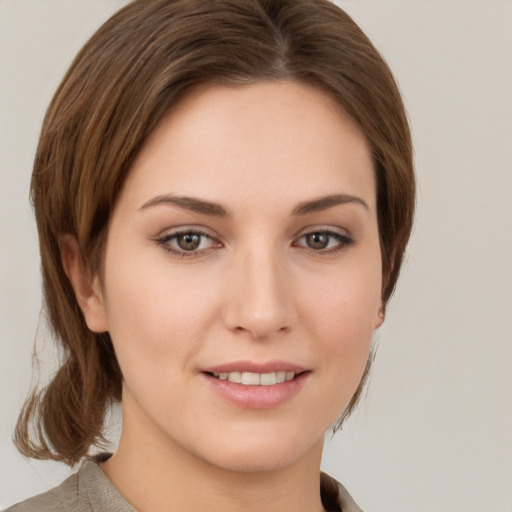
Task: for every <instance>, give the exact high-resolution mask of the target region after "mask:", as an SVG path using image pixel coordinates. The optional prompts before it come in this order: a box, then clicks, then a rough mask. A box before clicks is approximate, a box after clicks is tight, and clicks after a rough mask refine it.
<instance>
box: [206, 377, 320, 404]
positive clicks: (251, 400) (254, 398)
mask: <svg viewBox="0 0 512 512" xmlns="http://www.w3.org/2000/svg"><path fill="white" fill-rule="evenodd" d="M309 374H310V372H303V373H301V374H300V375H297V376H296V377H295V378H294V379H293V380H290V381H287V382H281V383H279V384H273V385H271V386H246V385H244V384H237V383H235V382H230V381H228V380H220V379H216V378H215V377H212V376H211V375H209V374H207V373H203V374H202V375H203V377H204V378H205V379H206V380H207V381H208V383H209V384H210V386H212V387H213V389H214V390H215V391H216V392H217V393H218V394H219V395H221V396H222V397H223V398H224V399H226V400H227V401H229V402H231V403H232V404H234V405H236V406H238V407H242V408H245V409H272V408H273V407H278V406H279V405H281V404H283V403H284V402H286V401H288V400H290V399H291V398H292V397H294V396H295V395H296V394H297V393H298V392H299V391H300V390H301V389H302V387H303V386H304V383H305V382H306V380H307V379H308V377H309Z"/></svg>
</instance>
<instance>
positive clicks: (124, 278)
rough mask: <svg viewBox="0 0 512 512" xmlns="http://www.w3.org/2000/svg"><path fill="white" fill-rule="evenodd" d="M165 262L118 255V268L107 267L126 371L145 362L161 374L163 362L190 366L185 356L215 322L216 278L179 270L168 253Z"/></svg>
mask: <svg viewBox="0 0 512 512" xmlns="http://www.w3.org/2000/svg"><path fill="white" fill-rule="evenodd" d="M162 259H163V260H164V264H158V265H157V264H155V261H150V260H149V259H147V260H146V259H144V258H142V259H139V260H137V259H136V258H135V257H134V258H127V257H124V258H120V257H116V255H114V254H113V255H112V259H111V261H115V263H116V264H115V265H111V266H110V268H107V272H106V275H107V276H108V280H107V281H106V283H105V289H106V294H105V295H106V301H105V303H106V312H107V317H108V325H109V331H110V335H111V337H112V340H113V343H114V347H115V349H116V353H117V355H118V358H119V362H120V364H121V368H122V369H123V373H125V370H126V371H128V367H129V366H133V365H138V366H142V365H144V364H148V365H151V366H152V368H153V370H152V371H157V368H158V367H162V366H163V365H162V364H161V363H162V361H164V360H165V363H166V364H165V366H166V367H167V368H168V367H169V365H170V364H174V365H177V364H182V365H183V364H186V360H185V358H184V357H185V354H188V355H190V354H193V353H194V352H195V351H196V350H197V349H198V348H199V347H200V345H201V340H202V339H203V336H204V335H205V332H206V331H207V326H208V325H209V324H210V323H211V321H213V320H212V319H214V318H215V306H214V305H215V303H216V301H215V299H214V297H213V296H212V295H213V293H214V288H215V287H214V285H213V282H212V280H211V279H210V280H204V279H201V277H200V276H197V275H195V276H193V277H192V278H191V276H190V274H188V273H187V272H183V271H182V272H176V269H175V268H174V267H173V266H172V265H170V264H169V263H168V262H165V255H164V256H163V258H162ZM166 263H167V264H166ZM107 264H108V260H107ZM204 283H207V284H208V287H207V286H206V285H205V284H204ZM198 285H202V286H201V293H198ZM178 362H180V363H178Z"/></svg>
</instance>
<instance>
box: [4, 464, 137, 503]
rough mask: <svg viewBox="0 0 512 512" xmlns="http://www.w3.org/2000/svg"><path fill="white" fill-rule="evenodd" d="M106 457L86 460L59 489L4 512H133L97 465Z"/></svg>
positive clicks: (51, 490)
mask: <svg viewBox="0 0 512 512" xmlns="http://www.w3.org/2000/svg"><path fill="white" fill-rule="evenodd" d="M106 455H107V456H108V454H106ZM105 458H106V457H104V456H100V457H96V458H95V459H92V460H88V461H87V462H85V463H84V465H83V466H82V467H81V468H80V469H79V471H78V472H77V473H75V474H74V475H71V476H70V477H69V478H67V479H66V480H64V482H62V483H61V484H60V485H59V486H57V487H54V488H53V489H50V490H49V491H47V492H45V493H43V494H39V495H38V496H34V497H33V498H30V499H28V500H26V501H23V502H21V503H18V504H17V505H14V506H12V507H11V508H8V509H7V510H6V511H5V512H70V511H71V510H72V511H73V512H136V511H135V509H134V508H133V507H132V506H131V505H130V504H129V503H128V502H127V501H126V500H125V499H124V497H123V496H121V494H120V493H119V492H118V491H117V489H116V488H115V487H114V486H113V485H112V484H111V483H110V481H109V480H108V478H107V477H106V476H105V474H104V473H103V471H102V470H101V469H100V467H99V466H98V464H97V462H100V461H102V460H105Z"/></svg>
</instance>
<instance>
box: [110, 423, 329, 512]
mask: <svg viewBox="0 0 512 512" xmlns="http://www.w3.org/2000/svg"><path fill="white" fill-rule="evenodd" d="M139 432H140V430H139V429H138V428H134V425H133V418H126V415H125V417H124V420H123V432H122V434H121V439H120V442H119V447H118V449H117V451H116V453H115V454H114V455H113V456H112V457H111V458H110V459H109V460H108V461H106V462H105V463H103V464H102V465H101V468H102V470H103V471H104V472H105V474H106V475H107V477H108V478H109V479H110V481H111V482H112V483H113V485H114V486H115V487H116V488H117V489H118V490H119V492H120V493H121V494H122V495H123V496H124V497H125V498H126V499H127V500H128V501H129V502H130V503H131V504H132V505H133V506H134V507H135V508H136V509H137V510H138V511H139V512H154V511H159V512H160V511H162V512H166V511H175V510H183V511H189V510H190V511H196V510H203V509H206V508H208V510H209V511H210V512H221V511H222V512H235V511H236V512H239V511H240V510H244V512H252V511H256V510H257V511H258V512H261V510H265V511H266V512H273V511H276V512H277V511H280V512H281V511H283V510H294V511H296V512H320V511H322V510H323V507H322V504H321V500H320V460H321V454H322V445H323V440H320V441H319V442H318V443H317V444H316V445H314V446H313V447H312V448H311V449H310V450H309V452H308V453H306V454H304V455H303V456H302V457H300V458H299V459H298V460H296V461H294V462H293V463H291V464H287V465H283V466H279V465H276V467H273V468H270V469H269V468H262V469H261V470H257V471H255V470H250V471H243V470H241V471H238V470H233V469H230V468H225V467H220V466H219V465H215V464H212V463H209V462H208V461H205V460H203V459H202V458H200V457H198V456H196V455H195V454H193V453H191V452H190V451H188V450H186V449H185V448H183V447H182V446H179V445H177V444H176V443H175V442H172V441H171V440H170V439H168V438H167V439H166V440H165V442H162V441H163V440H162V436H161V435H159V434H160V433H158V432H154V433H152V434H148V432H147V431H146V432H145V435H144V436H141V435H140V434H139ZM141 440H143V441H141Z"/></svg>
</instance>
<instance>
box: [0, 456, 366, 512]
mask: <svg viewBox="0 0 512 512" xmlns="http://www.w3.org/2000/svg"><path fill="white" fill-rule="evenodd" d="M320 493H321V497H322V503H323V505H324V507H325V509H326V510H328V511H341V512H363V511H362V510H361V509H360V508H359V507H358V506H357V505H356V503H355V502H354V500H353V499H352V497H351V496H350V494H349V493H348V492H347V490H346V489H345V488H344V487H343V486H342V485H341V484H340V483H338V482H337V481H336V480H334V479H333V478H331V477H330V476H328V475H326V474H325V473H322V474H321V477H320ZM6 512H137V511H136V510H135V508H134V507H132V506H131V505H130V504H129V503H128V502H127V501H126V499H125V498H123V496H122V495H121V494H120V493H119V492H118V490H117V489H116V488H115V487H114V486H113V485H112V484H111V483H110V480H109V479H108V478H107V477H106V475H105V474H104V473H103V471H102V470H101V469H100V467H99V466H98V464H96V462H95V461H92V460H88V461H87V462H86V463H85V464H84V465H83V466H82V467H81V468H80V470H79V471H78V472H77V473H75V474H74V475H71V476H70V477H69V478H67V479H66V480H64V482H62V484H60V485H59V486H58V487H55V488H53V489H51V490H49V491H48V492H45V493H43V494H39V495H38V496H34V497H33V498H30V499H28V500H26V501H23V502H22V503H18V504H17V505H14V506H13V507H11V508H8V509H7V510H6Z"/></svg>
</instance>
